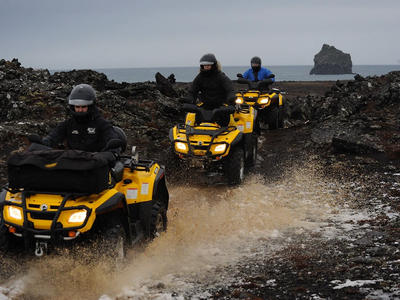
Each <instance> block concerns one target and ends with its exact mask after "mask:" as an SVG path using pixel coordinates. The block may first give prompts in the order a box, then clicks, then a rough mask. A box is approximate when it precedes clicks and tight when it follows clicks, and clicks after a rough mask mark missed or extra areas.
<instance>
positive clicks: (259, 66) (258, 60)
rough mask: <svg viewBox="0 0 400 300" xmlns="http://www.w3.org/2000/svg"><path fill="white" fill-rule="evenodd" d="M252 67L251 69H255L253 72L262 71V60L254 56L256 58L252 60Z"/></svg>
mask: <svg viewBox="0 0 400 300" xmlns="http://www.w3.org/2000/svg"><path fill="white" fill-rule="evenodd" d="M253 64H257V65H253ZM250 65H251V68H252V69H253V71H255V72H258V71H260V68H261V58H259V57H258V56H254V57H253V58H252V59H251V60H250Z"/></svg>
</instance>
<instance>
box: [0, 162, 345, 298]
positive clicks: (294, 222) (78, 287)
mask: <svg viewBox="0 0 400 300" xmlns="http://www.w3.org/2000/svg"><path fill="white" fill-rule="evenodd" d="M284 178H285V179H284V180H281V181H280V182H278V183H277V182H274V183H266V182H265V180H264V179H263V178H261V177H260V176H256V175H255V176H249V177H248V178H247V179H246V182H245V183H244V184H243V185H242V186H240V187H228V186H211V187H204V186H173V187H170V188H169V191H170V209H169V211H168V218H169V227H168V231H167V232H166V233H165V234H164V235H162V236H161V237H160V238H157V239H156V240H154V241H153V242H152V243H151V244H150V245H148V247H147V248H146V249H145V250H144V251H143V252H141V253H137V252H131V253H128V259H127V265H126V268H125V269H124V270H123V271H122V272H121V273H120V274H113V275H111V274H110V273H109V272H107V270H105V269H104V266H102V265H101V264H89V265H87V264H85V262H84V260H76V258H74V257H71V256H68V255H64V256H62V257H50V258H46V259H45V260H40V261H36V262H32V263H31V264H29V265H28V267H27V271H26V272H25V275H24V276H20V277H19V280H22V284H23V286H24V289H23V290H24V292H23V294H24V295H26V296H27V297H30V298H31V299H72V298H79V299H101V300H107V299H128V298H129V299H144V298H146V299H172V297H173V299H183V298H180V297H183V296H182V295H188V294H190V295H191V297H192V298H193V299H195V298H196V297H198V298H201V297H203V298H207V297H209V296H210V295H209V294H208V292H207V290H209V289H210V288H212V287H217V286H223V285H224V284H229V282H231V281H232V280H233V278H232V277H231V275H232V274H231V273H230V272H229V268H230V267H231V266H234V265H235V264H236V263H237V262H238V261H240V260H241V259H243V258H245V257H250V256H255V255H257V254H259V253H263V254H264V255H268V253H269V252H272V251H273V250H274V249H277V247H281V246H282V245H284V244H285V243H287V242H288V241H290V238H291V234H297V233H299V232H302V231H304V230H314V229H315V230H317V229H318V226H319V225H320V222H322V220H324V219H326V218H327V216H329V215H330V213H331V212H332V210H334V205H335V203H336V202H337V201H338V199H340V198H341V193H340V191H338V190H337V188H336V183H335V182H333V181H332V180H327V179H324V178H320V177H319V176H318V168H316V167H315V166H312V167H311V168H307V169H305V168H303V169H300V170H298V171H297V172H294V173H291V175H290V176H289V175H287V176H284ZM94 251H95V249H94ZM12 282H13V281H12V280H11V283H7V284H8V286H10V285H12ZM14 282H15V281H14ZM7 284H6V286H7ZM20 287H21V285H20ZM0 295H1V293H0ZM11 299H12V298H11Z"/></svg>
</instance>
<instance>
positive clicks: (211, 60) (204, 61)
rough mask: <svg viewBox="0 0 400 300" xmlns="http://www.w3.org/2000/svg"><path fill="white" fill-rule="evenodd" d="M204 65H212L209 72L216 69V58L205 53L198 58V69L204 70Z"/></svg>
mask: <svg viewBox="0 0 400 300" xmlns="http://www.w3.org/2000/svg"><path fill="white" fill-rule="evenodd" d="M204 65H212V68H211V70H213V69H215V68H216V65H217V58H216V57H215V55H214V54H212V53H206V54H204V55H203V56H202V57H201V58H200V68H201V69H202V70H204Z"/></svg>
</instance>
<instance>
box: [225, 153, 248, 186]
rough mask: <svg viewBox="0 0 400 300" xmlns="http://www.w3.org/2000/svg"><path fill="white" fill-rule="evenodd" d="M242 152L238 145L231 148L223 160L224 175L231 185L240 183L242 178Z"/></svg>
mask: <svg viewBox="0 0 400 300" xmlns="http://www.w3.org/2000/svg"><path fill="white" fill-rule="evenodd" d="M244 164H245V162H244V153H243V149H242V148H240V147H234V148H232V150H231V152H230V153H229V155H228V156H227V158H226V161H225V175H226V177H227V179H228V183H229V184H231V185H238V184H241V183H242V181H243V179H244Z"/></svg>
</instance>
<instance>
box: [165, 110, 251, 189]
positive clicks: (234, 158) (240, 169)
mask: <svg viewBox="0 0 400 300" xmlns="http://www.w3.org/2000/svg"><path fill="white" fill-rule="evenodd" d="M183 109H184V110H185V111H187V112H188V113H187V115H186V120H185V124H179V125H177V126H175V127H173V128H171V130H170V133H169V139H170V141H171V143H172V144H171V148H170V149H169V152H168V155H167V166H166V170H167V172H168V173H169V174H171V175H168V176H169V178H174V177H175V175H176V174H177V173H179V172H180V171H181V169H197V170H199V171H203V172H207V173H209V174H210V173H219V174H221V175H225V178H226V179H227V181H228V183H230V184H240V183H241V182H242V181H243V179H244V173H245V168H246V167H250V166H254V164H255V162H256V159H257V138H258V137H257V134H256V133H255V132H254V126H255V120H256V111H255V110H254V108H253V107H250V106H246V107H242V106H240V105H237V106H236V108H235V107H233V106H221V107H220V108H216V109H213V110H206V109H204V108H202V107H201V106H196V105H194V104H185V105H184V107H183ZM196 116H197V117H196ZM224 120H226V122H225V121H224ZM223 123H225V124H223ZM170 176H171V177H170Z"/></svg>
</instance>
